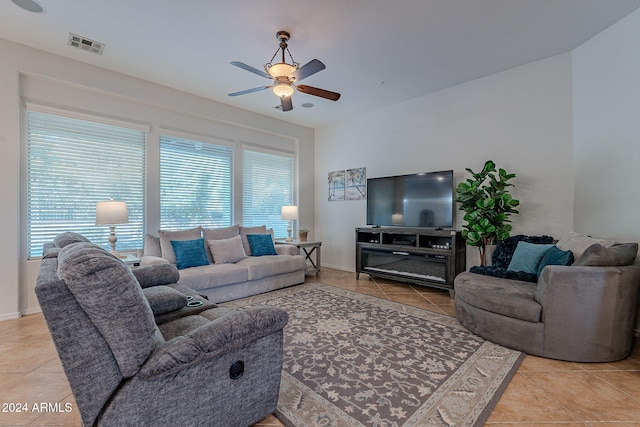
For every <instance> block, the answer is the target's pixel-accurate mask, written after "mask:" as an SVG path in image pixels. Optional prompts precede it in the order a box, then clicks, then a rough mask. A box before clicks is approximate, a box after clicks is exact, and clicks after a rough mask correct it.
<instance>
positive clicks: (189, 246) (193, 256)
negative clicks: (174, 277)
mask: <svg viewBox="0 0 640 427" xmlns="http://www.w3.org/2000/svg"><path fill="white" fill-rule="evenodd" d="M171 246H173V252H175V254H176V266H177V267H178V269H183V268H189V267H198V266H200V265H207V264H209V260H208V259H207V252H206V251H205V248H204V238H203V237H201V238H199V239H195V240H172V241H171Z"/></svg>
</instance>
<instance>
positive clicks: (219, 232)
mask: <svg viewBox="0 0 640 427" xmlns="http://www.w3.org/2000/svg"><path fill="white" fill-rule="evenodd" d="M202 235H203V237H204V239H205V240H207V241H209V240H224V239H230V238H232V237H235V236H239V235H240V226H239V225H238V224H236V225H232V226H231V227H217V228H203V229H202Z"/></svg>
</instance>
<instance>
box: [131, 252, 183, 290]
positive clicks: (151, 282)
mask: <svg viewBox="0 0 640 427" xmlns="http://www.w3.org/2000/svg"><path fill="white" fill-rule="evenodd" d="M143 258H145V257H143ZM148 258H157V257H148ZM160 259H163V258H160ZM164 261H166V260H164ZM131 271H132V272H133V275H134V276H135V278H136V280H137V281H138V283H140V286H141V287H142V288H143V289H144V288H149V287H152V286H159V285H169V284H172V283H177V282H178V280H179V279H180V272H179V271H178V268H177V267H176V266H175V265H173V264H169V263H168V261H167V262H166V263H161V264H155V265H143V266H141V267H136V268H132V269H131Z"/></svg>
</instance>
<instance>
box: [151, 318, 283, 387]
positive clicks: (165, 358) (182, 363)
mask: <svg viewBox="0 0 640 427" xmlns="http://www.w3.org/2000/svg"><path fill="white" fill-rule="evenodd" d="M203 314H204V313H203ZM288 320H289V317H288V315H287V312H286V311H284V310H283V309H281V308H277V307H251V308H248V309H247V310H244V311H231V312H230V313H228V314H226V315H224V316H222V317H220V318H217V319H214V320H212V321H211V322H209V323H207V324H204V325H202V326H200V327H198V328H196V329H194V330H192V331H190V332H189V333H187V334H186V335H183V336H180V337H176V338H174V339H172V340H170V341H167V342H166V343H165V344H164V345H162V346H160V347H159V348H157V349H156V350H155V351H154V352H153V353H152V355H151V356H150V357H149V359H147V361H146V362H145V364H144V365H143V366H142V369H141V370H140V372H139V375H140V376H141V378H146V379H149V378H152V377H157V376H164V375H173V374H175V373H176V372H178V371H180V370H183V369H187V368H189V367H191V366H193V365H196V364H198V363H200V362H201V361H203V360H206V359H211V358H214V357H217V356H219V355H221V354H224V353H228V352H231V351H233V350H236V349H238V348H241V347H243V346H245V345H246V344H248V343H251V342H253V341H255V340H257V339H259V338H262V337H265V336H267V335H271V334H273V333H275V332H278V331H280V332H281V331H282V329H283V328H284V327H285V326H286V324H287V322H288Z"/></svg>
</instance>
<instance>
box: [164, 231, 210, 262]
mask: <svg viewBox="0 0 640 427" xmlns="http://www.w3.org/2000/svg"><path fill="white" fill-rule="evenodd" d="M158 236H160V250H161V251H162V258H164V259H166V260H168V261H169V262H170V263H171V264H175V263H176V254H175V253H174V252H173V245H172V244H171V241H172V240H194V239H199V238H200V237H202V227H196V228H192V229H189V230H180V231H168V230H158Z"/></svg>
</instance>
